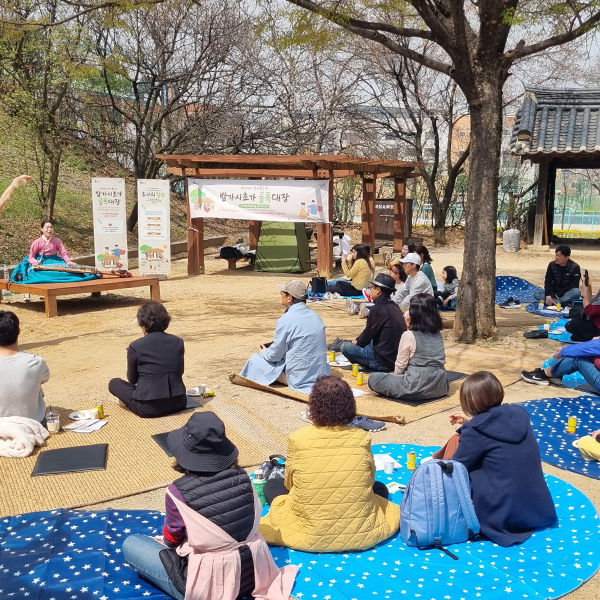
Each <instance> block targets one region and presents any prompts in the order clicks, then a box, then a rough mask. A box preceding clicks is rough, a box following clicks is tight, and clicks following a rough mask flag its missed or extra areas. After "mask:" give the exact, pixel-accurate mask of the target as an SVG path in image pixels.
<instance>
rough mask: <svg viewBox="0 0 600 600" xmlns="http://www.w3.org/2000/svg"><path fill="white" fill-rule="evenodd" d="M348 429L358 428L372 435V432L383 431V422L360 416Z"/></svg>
mask: <svg viewBox="0 0 600 600" xmlns="http://www.w3.org/2000/svg"><path fill="white" fill-rule="evenodd" d="M350 427H358V428H360V429H364V430H365V431H370V432H371V433H373V432H374V431H382V430H383V429H385V423H384V422H383V421H373V419H369V417H365V416H364V415H360V416H358V417H356V418H355V419H354V421H352V423H350Z"/></svg>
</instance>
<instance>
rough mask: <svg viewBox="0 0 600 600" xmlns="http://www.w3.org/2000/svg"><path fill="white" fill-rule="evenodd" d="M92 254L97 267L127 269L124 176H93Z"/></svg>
mask: <svg viewBox="0 0 600 600" xmlns="http://www.w3.org/2000/svg"><path fill="white" fill-rule="evenodd" d="M92 206H93V209H94V254H95V255H96V268H98V269H104V270H107V269H127V268H128V263H127V207H126V206H125V180H124V179H109V178H93V179H92Z"/></svg>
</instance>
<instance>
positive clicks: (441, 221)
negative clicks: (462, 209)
mask: <svg viewBox="0 0 600 600" xmlns="http://www.w3.org/2000/svg"><path fill="white" fill-rule="evenodd" d="M447 212H448V211H447V210H446V209H445V207H444V206H443V205H442V203H441V202H439V201H438V202H437V203H436V204H434V205H433V245H434V246H436V247H438V246H445V245H446V214H447Z"/></svg>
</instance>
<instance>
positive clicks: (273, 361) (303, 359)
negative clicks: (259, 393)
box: [240, 279, 331, 394]
mask: <svg viewBox="0 0 600 600" xmlns="http://www.w3.org/2000/svg"><path fill="white" fill-rule="evenodd" d="M277 289H278V290H279V291H280V292H281V304H282V306H283V307H284V308H285V313H284V314H283V316H282V317H280V318H279V319H278V320H277V323H276V324H275V335H274V337H273V342H271V343H269V344H263V345H261V346H260V352H259V353H258V354H254V355H253V356H251V357H250V360H249V361H248V362H247V363H246V364H245V365H244V368H243V369H242V372H241V373H240V375H242V376H243V377H247V378H248V379H251V380H252V381H255V382H256V383H260V384H262V385H271V384H272V383H273V382H275V381H279V382H280V383H286V384H287V385H288V387H289V388H290V389H292V390H297V391H298V392H305V393H307V394H308V393H309V392H310V389H311V387H312V385H313V383H314V382H315V381H316V380H317V377H319V375H329V374H330V372H331V367H330V366H329V365H328V364H327V343H326V341H325V324H324V323H323V321H322V319H321V317H319V315H318V314H317V313H316V312H314V311H313V310H311V309H310V308H308V306H306V298H307V296H308V293H307V290H306V285H305V284H304V283H302V282H301V281H298V280H297V279H292V280H291V281H288V282H287V283H280V284H278V285H277Z"/></svg>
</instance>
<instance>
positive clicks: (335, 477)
mask: <svg viewBox="0 0 600 600" xmlns="http://www.w3.org/2000/svg"><path fill="white" fill-rule="evenodd" d="M308 406H309V412H310V416H311V419H312V425H310V426H309V427H303V428H301V429H298V430H296V431H294V432H293V433H292V434H291V435H290V437H289V440H288V451H287V459H286V463H285V479H282V478H276V479H269V480H268V481H267V482H266V483H265V486H264V488H263V489H264V494H265V498H266V500H267V502H268V503H269V504H270V505H271V509H270V510H269V513H268V514H267V515H265V516H264V517H263V518H262V519H261V521H260V527H259V529H258V531H259V533H261V534H262V535H263V536H264V538H265V540H266V541H267V543H268V544H272V545H277V546H287V547H288V548H296V549H298V550H305V551H308V552H347V551H351V550H364V549H366V548H371V547H372V546H375V545H376V544H379V543H380V542H382V541H383V540H386V539H387V538H389V537H391V536H392V535H393V534H394V533H395V532H396V531H397V530H398V527H399V524H400V507H399V506H398V505H397V504H393V503H392V502H389V501H388V500H387V497H388V490H387V487H386V486H385V485H384V484H383V483H381V482H376V481H375V463H374V460H373V454H372V453H371V436H370V434H369V433H367V432H366V431H361V430H360V429H359V428H356V427H351V426H350V424H351V423H352V422H353V421H354V419H355V417H356V401H355V399H354V396H353V394H352V390H351V389H350V386H349V385H348V384H347V383H346V382H345V381H343V380H342V379H340V378H339V377H336V376H333V375H332V376H329V377H319V379H317V381H316V382H315V384H314V386H313V388H312V390H311V393H310V396H309V401H308Z"/></svg>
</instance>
